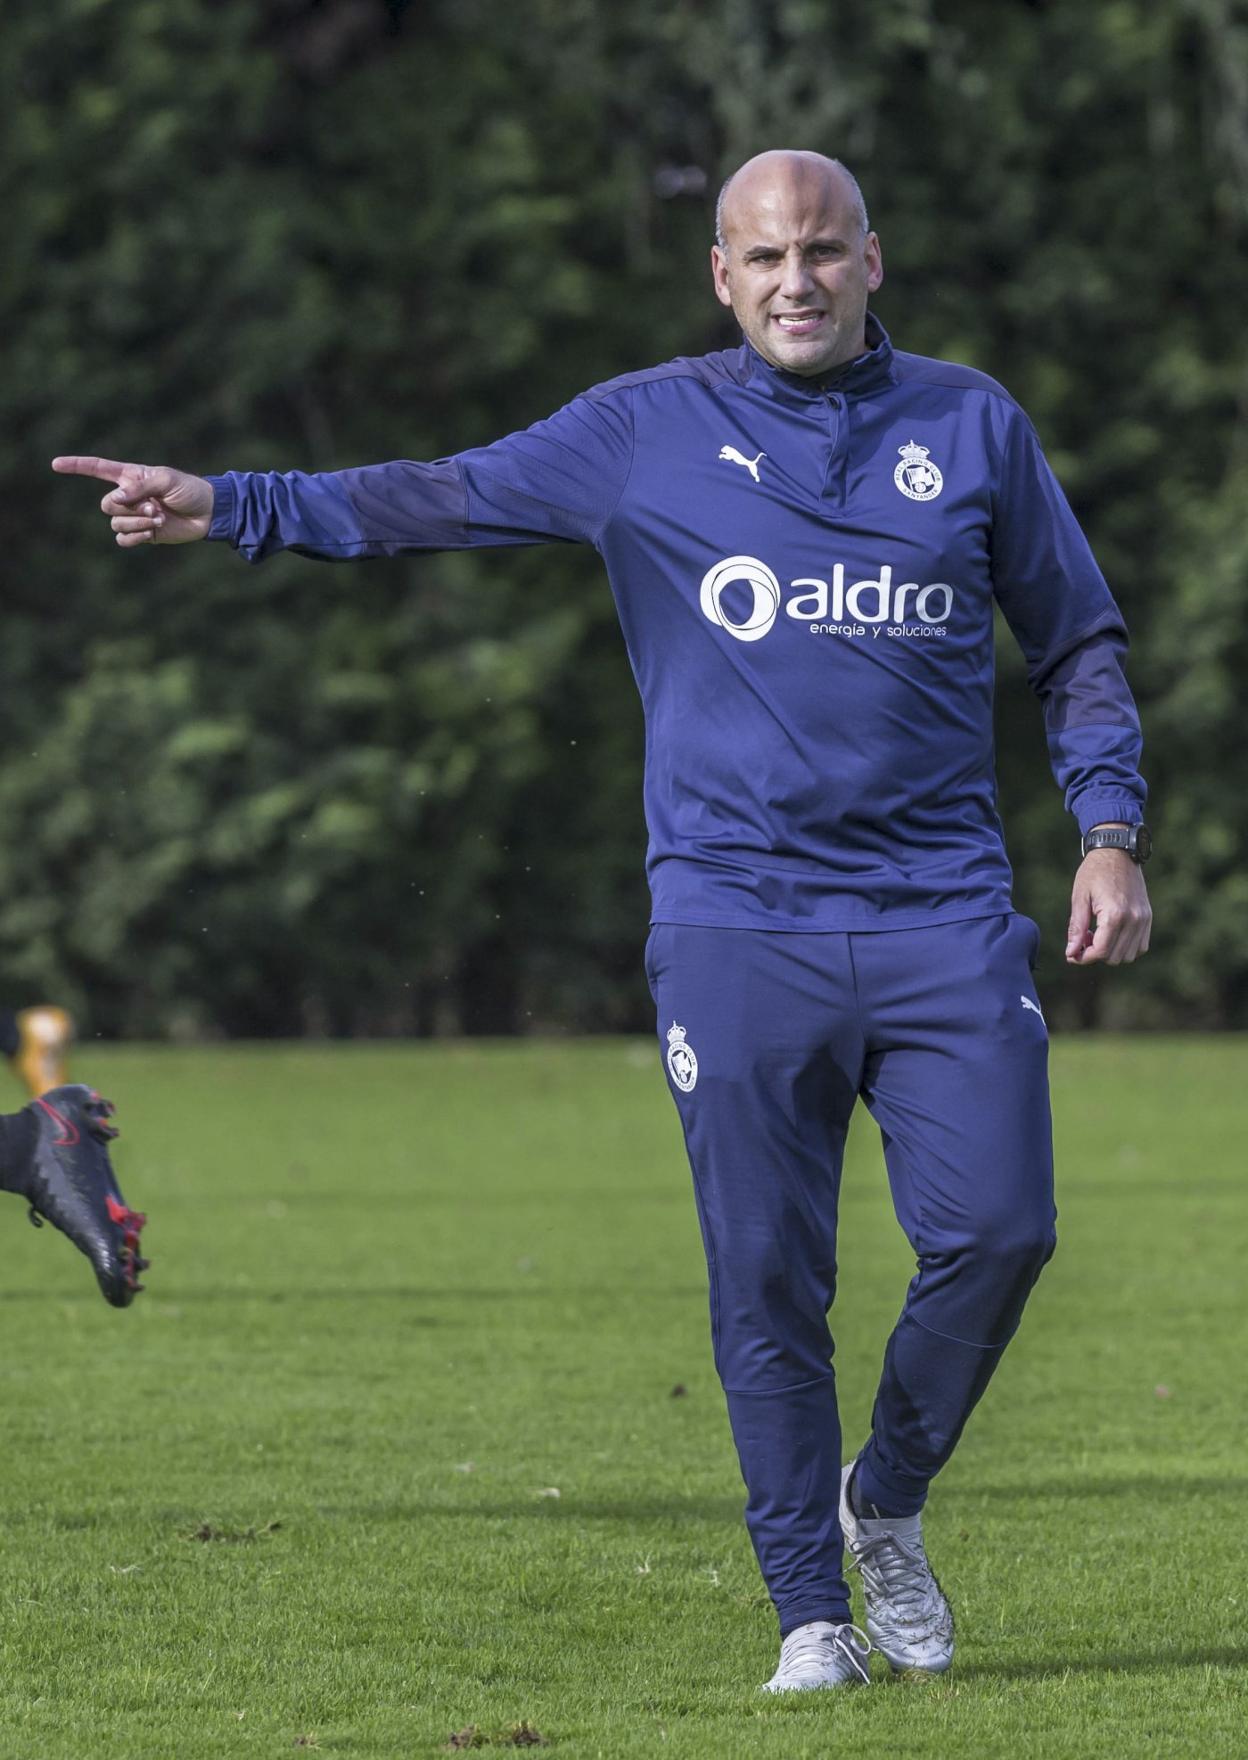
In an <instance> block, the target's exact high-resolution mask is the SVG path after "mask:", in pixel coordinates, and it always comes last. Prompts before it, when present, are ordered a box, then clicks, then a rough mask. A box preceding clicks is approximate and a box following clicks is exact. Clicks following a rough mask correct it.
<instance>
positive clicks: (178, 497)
mask: <svg viewBox="0 0 1248 1760" xmlns="http://www.w3.org/2000/svg"><path fill="white" fill-rule="evenodd" d="M52 469H53V470H54V471H60V472H61V473H62V475H64V476H67V477H95V478H97V479H98V480H99V481H100V482H102V483H114V484H116V487H115V488H113V489H110V490H109V492H108V494H107V495H106V496H105V497H104V499H103V500H102V501H101V502H100V510H101V512H103V513H106V514H108V516H109V518H110V521H111V523H112V528H113V531H114V533H115V534H116V538H117V542H118V543H119V544H120V545H121V547H122V549H123V550H133V549H135V548H136V547H137V546H138V545H139V544H190V543H192V542H193V541H194V540H195V539H196V538H206V537H207V536H208V527H209V526H210V525H211V523H212V505H213V491H212V484H211V483H210V482H208V481H207V479H206V478H204V477H192V476H190V475H189V474H188V473H187V472H186V471H175V470H173V469H172V468H171V467H170V466H169V465H165V464H158V465H151V464H123V463H122V462H121V461H120V460H118V459H115V458H95V457H88V456H81V455H79V454H77V453H73V454H69V455H67V456H64V457H61V458H54V459H53V460H52Z"/></svg>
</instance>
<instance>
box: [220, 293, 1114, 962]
mask: <svg viewBox="0 0 1248 1760" xmlns="http://www.w3.org/2000/svg"><path fill="white" fill-rule="evenodd" d="M867 342H868V352H867V353H866V354H864V355H862V356H860V357H859V358H858V359H857V360H855V361H853V362H851V363H850V364H849V365H848V366H846V367H844V368H843V369H841V370H840V371H839V372H838V373H836V374H834V375H832V376H830V377H829V378H828V379H827V380H825V381H821V382H816V381H812V380H810V379H803V378H800V377H797V376H795V375H792V374H789V373H785V372H783V371H780V370H778V369H776V368H774V367H772V366H770V365H768V364H767V363H766V362H765V361H763V360H762V358H761V357H760V356H759V355H758V354H756V353H755V352H754V350H753V349H752V348H750V347H749V346H748V345H744V346H742V347H741V348H738V349H731V350H727V351H725V352H723V353H719V354H709V355H702V356H700V357H697V358H692V359H680V360H674V361H669V362H667V363H666V364H665V365H663V366H659V367H653V368H651V369H649V370H648V371H645V372H640V373H630V374H627V375H625V376H624V377H623V378H619V379H612V380H610V381H609V382H608V383H606V384H603V385H599V386H596V387H595V388H594V389H593V390H591V391H587V392H585V393H584V394H583V395H582V396H580V397H577V398H574V399H573V401H572V402H571V403H569V404H568V405H566V407H565V408H563V409H561V410H559V411H558V412H557V413H556V414H555V415H553V416H551V417H550V418H549V419H548V420H547V421H542V422H538V423H536V424H535V425H534V426H533V427H531V428H528V429H526V430H525V431H524V432H522V433H517V434H511V435H508V436H507V438H505V439H503V440H499V441H497V442H496V443H495V444H494V445H492V446H486V447H482V448H480V449H478V450H476V451H471V452H463V453H460V454H459V455H458V456H457V457H454V458H446V459H440V460H438V461H436V462H435V463H432V464H417V463H412V462H410V461H407V460H399V461H396V462H394V463H390V464H379V465H373V466H369V467H367V468H364V469H360V470H347V471H338V472H334V473H332V474H325V475H308V474H305V473H303V472H298V471H292V472H286V473H280V474H279V473H276V472H275V473H269V474H252V473H245V472H233V471H232V472H230V473H229V475H228V476H224V477H214V478H211V479H210V481H211V482H212V484H213V488H214V491H215V496H216V503H215V509H214V515H213V521H212V528H211V531H210V534H209V535H210V536H211V537H213V538H221V539H226V540H228V541H229V542H230V543H231V544H233V545H234V546H235V547H236V548H237V549H238V550H240V551H241V552H242V553H243V555H245V556H247V557H248V558H249V559H250V560H252V561H259V560H260V559H261V558H263V557H265V556H268V555H270V554H272V553H273V552H274V551H276V550H281V549H288V550H295V551H298V552H300V553H301V554H303V555H306V556H316V557H323V558H331V559H348V558H354V557H364V556H392V555H396V554H401V553H406V552H411V551H425V550H450V549H463V548H466V547H470V546H478V545H500V544H537V543H545V542H548V541H551V540H557V541H563V542H566V543H585V544H592V545H594V546H595V548H596V549H597V550H598V551H599V552H600V553H601V555H602V557H603V559H604V561H605V562H606V565H607V572H608V574H609V576H610V581H611V586H612V590H613V592H614V594H615V600H616V605H617V607H618V610H619V617H620V623H621V625H622V628H623V631H624V639H625V641H626V643H627V645H628V653H629V658H630V660H631V662H632V667H633V672H634V674H635V676H636V679H637V685H638V688H639V690H640V692H641V697H642V702H643V704H644V706H645V716H646V771H645V805H646V818H647V823H648V826H649V832H650V847H649V855H648V862H647V868H648V873H649V878H650V886H651V892H652V895H653V902H654V908H653V920H654V921H656V922H665V923H693V924H703V925H710V926H717V925H722V926H725V927H737V928H755V929H757V928H763V929H780V930H850V929H853V930H862V929H903V928H910V927H917V926H920V925H926V924H931V923H936V922H943V921H954V920H957V919H959V918H967V917H976V916H987V915H994V914H996V913H997V912H1000V911H1007V910H1009V909H1010V908H1011V903H1010V869H1009V864H1008V862H1007V860H1006V855H1005V849H1004V845H1003V842H1002V836H1001V825H1000V821H999V819H998V817H997V812H996V804H995V781H994V772H993V738H992V692H993V617H992V607H993V601H994V599H995V600H996V602H997V604H999V605H1000V607H1001V609H1002V611H1003V613H1004V615H1005V617H1006V620H1007V621H1008V623H1009V625H1010V628H1011V629H1012V630H1013V632H1014V635H1015V637H1016V638H1017V640H1018V642H1019V645H1020V647H1021V648H1022V651H1023V654H1024V656H1025V659H1026V662H1027V668H1028V677H1029V679H1030V682H1031V684H1032V687H1033V688H1034V690H1035V691H1036V692H1037V694H1038V695H1039V696H1040V698H1041V700H1042V702H1043V704H1044V712H1045V721H1046V728H1047V733H1048V744H1049V755H1050V760H1051V763H1052V766H1053V771H1054V774H1055V776H1056V777H1057V780H1058V782H1059V784H1060V785H1061V786H1062V788H1063V789H1064V790H1065V793H1066V803H1067V805H1068V807H1069V808H1070V810H1071V811H1072V812H1073V814H1074V815H1075V818H1076V820H1077V821H1078V823H1079V826H1080V829H1081V830H1087V829H1088V827H1090V826H1092V825H1095V824H1099V823H1101V822H1103V821H1106V820H1124V821H1127V822H1129V823H1133V822H1135V821H1138V820H1139V818H1140V816H1141V812H1142V806H1143V802H1144V798H1145V789H1144V784H1143V782H1142V781H1141V779H1140V775H1139V770H1138V764H1139V754H1140V731H1139V721H1138V717H1137V715H1136V712H1135V706H1134V703H1133V702H1132V698H1131V694H1130V691H1129V689H1128V687H1127V684H1126V680H1125V678H1124V676H1123V670H1122V663H1123V657H1124V654H1125V651H1126V631H1125V628H1124V626H1123V622H1122V618H1121V615H1120V613H1119V611H1118V608H1117V606H1116V605H1115V604H1114V601H1113V599H1112V598H1111V596H1110V593H1109V590H1108V588H1107V587H1106V585H1105V581H1104V578H1103V577H1102V575H1101V572H1100V570H1099V569H1098V567H1097V565H1096V563H1095V561H1094V559H1093V557H1092V554H1091V551H1090V550H1089V548H1088V545H1087V541H1086V540H1085V538H1084V536H1083V533H1082V532H1081V531H1080V529H1079V526H1078V525H1077V523H1076V521H1075V519H1074V516H1073V515H1072V513H1071V511H1070V508H1069V506H1068V504H1067V502H1066V499H1065V497H1064V495H1063V494H1062V491H1061V489H1060V487H1059V486H1058V483H1057V481H1056V479H1055V477H1054V476H1053V474H1052V472H1051V470H1050V469H1049V466H1048V464H1047V463H1046V461H1045V458H1044V455H1043V453H1042V452H1041V449H1040V444H1039V441H1038V440H1037V438H1036V434H1035V431H1034V429H1033V428H1032V426H1031V424H1030V422H1029V421H1028V419H1027V417H1026V416H1025V415H1024V413H1023V411H1022V410H1021V409H1020V408H1019V406H1018V405H1017V404H1016V403H1015V402H1014V401H1013V399H1012V398H1011V397H1010V396H1009V395H1008V394H1007V393H1006V392H1005V391H1004V390H1003V389H1002V387H1001V386H1000V385H998V384H997V383H996V382H995V381H994V380H992V379H990V378H988V377H987V376H986V375H985V374H983V373H978V372H975V371H973V370H971V369H970V368H968V367H961V366H954V365H951V364H949V363H947V362H944V361H936V360H927V359H925V358H923V357H922V356H919V355H909V354H902V353H899V352H897V351H895V350H894V349H893V347H892V345H891V343H890V341H889V339H888V337H887V335H886V334H885V333H884V331H883V329H882V328H881V327H880V325H879V324H878V322H876V320H875V319H874V318H869V319H868V330H867Z"/></svg>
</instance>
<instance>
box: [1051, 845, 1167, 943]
mask: <svg viewBox="0 0 1248 1760" xmlns="http://www.w3.org/2000/svg"><path fill="white" fill-rule="evenodd" d="M1152 926H1153V912H1152V906H1151V905H1150V904H1149V902H1148V888H1147V886H1145V884H1144V871H1143V869H1142V868H1141V867H1140V865H1139V863H1138V862H1133V861H1132V860H1131V857H1130V856H1129V855H1128V854H1127V853H1126V851H1125V850H1120V849H1094V850H1092V851H1090V852H1089V853H1088V854H1087V855H1086V856H1085V857H1084V858H1083V861H1082V862H1081V863H1080V865H1079V870H1078V872H1077V873H1076V875H1075V885H1074V890H1073V892H1072V893H1071V898H1070V927H1069V929H1068V930H1067V932H1066V963H1067V964H1068V965H1072V966H1091V965H1096V964H1097V963H1098V962H1100V961H1104V963H1105V964H1106V965H1110V966H1121V965H1129V964H1130V962H1131V961H1132V960H1134V959H1138V958H1139V957H1140V955H1141V954H1142V953H1147V952H1148V942H1149V933H1150V931H1151V929H1152Z"/></svg>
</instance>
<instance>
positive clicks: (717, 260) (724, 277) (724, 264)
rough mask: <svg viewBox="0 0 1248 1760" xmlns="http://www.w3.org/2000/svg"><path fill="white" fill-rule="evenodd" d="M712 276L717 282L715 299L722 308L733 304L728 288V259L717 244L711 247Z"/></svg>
mask: <svg viewBox="0 0 1248 1760" xmlns="http://www.w3.org/2000/svg"><path fill="white" fill-rule="evenodd" d="M711 275H712V276H713V278H714V281H715V297H716V299H717V300H718V301H719V303H720V305H721V306H730V305H731V304H732V294H731V292H730V291H729V287H728V258H727V257H726V256H725V255H724V253H723V251H721V250H720V248H719V246H718V245H717V244H713V245H712V246H711Z"/></svg>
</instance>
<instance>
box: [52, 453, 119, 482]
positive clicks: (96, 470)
mask: <svg viewBox="0 0 1248 1760" xmlns="http://www.w3.org/2000/svg"><path fill="white" fill-rule="evenodd" d="M52 469H53V470H54V471H60V472H61V474H62V476H66V477H98V478H99V479H100V481H101V482H102V483H119V482H120V481H121V479H122V478H123V477H124V476H125V475H126V474H127V473H128V472H130V471H134V470H137V469H138V466H137V465H133V464H121V463H120V462H119V461H118V460H117V459H115V458H94V457H90V456H87V455H85V454H80V453H76V452H71V453H66V454H62V456H61V457H59V458H54V459H53V460H52Z"/></svg>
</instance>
